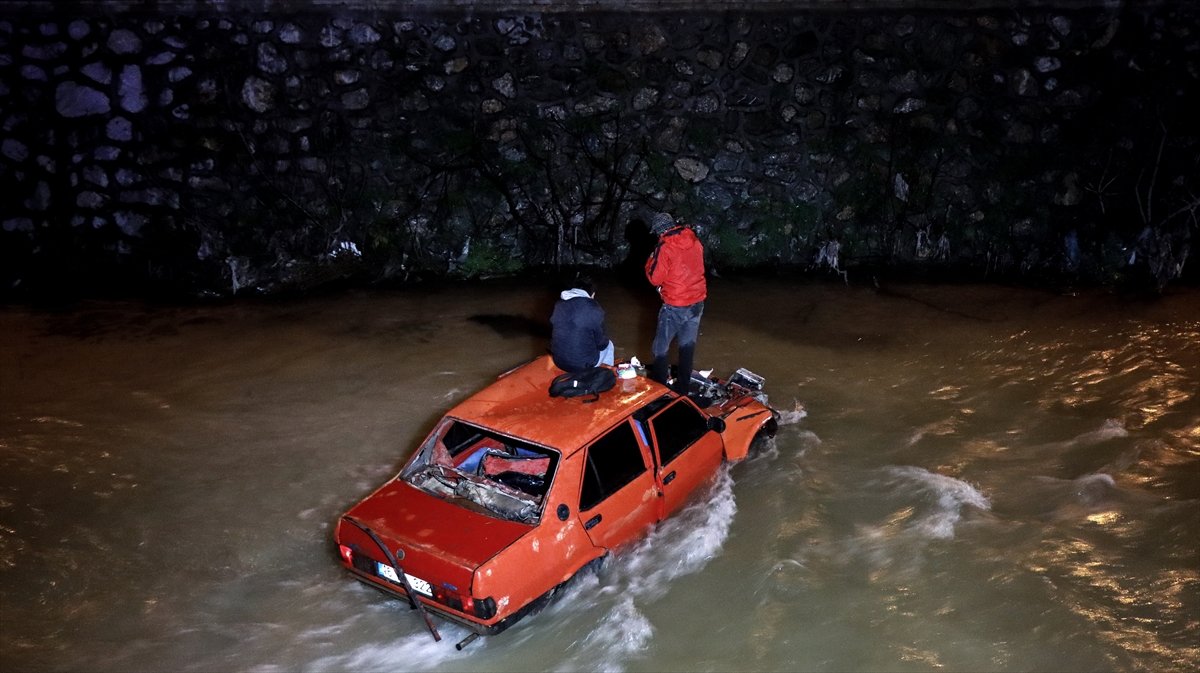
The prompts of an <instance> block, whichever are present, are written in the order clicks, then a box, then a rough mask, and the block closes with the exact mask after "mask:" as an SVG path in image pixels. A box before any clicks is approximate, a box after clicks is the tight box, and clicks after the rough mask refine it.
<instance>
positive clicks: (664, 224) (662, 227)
mask: <svg viewBox="0 0 1200 673" xmlns="http://www.w3.org/2000/svg"><path fill="white" fill-rule="evenodd" d="M674 226H675V218H673V217H671V214H670V213H656V214H655V215H654V217H652V218H650V231H651V232H653V233H654V235H656V236H662V235H663V234H665V233H667V231H668V230H669V229H671V228H672V227H674Z"/></svg>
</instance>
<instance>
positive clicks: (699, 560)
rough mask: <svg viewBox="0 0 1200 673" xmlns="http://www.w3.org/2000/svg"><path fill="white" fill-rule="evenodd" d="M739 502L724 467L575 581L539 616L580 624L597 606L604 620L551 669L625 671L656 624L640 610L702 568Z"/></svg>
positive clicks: (720, 543)
mask: <svg viewBox="0 0 1200 673" xmlns="http://www.w3.org/2000/svg"><path fill="white" fill-rule="evenodd" d="M736 513H737V506H736V503H735V500H734V495H733V479H732V477H731V476H730V475H729V470H728V468H727V467H725V468H722V469H721V470H720V471H719V472H718V473H717V476H716V478H715V480H714V482H713V483H712V485H711V486H710V487H709V488H707V489H704V490H702V491H701V492H700V493H699V494H697V497H695V498H694V499H693V500H692V502H691V503H690V504H689V505H687V506H686V507H684V509H683V510H682V511H680V512H679V513H677V514H676V515H675V516H673V517H671V518H669V519H667V520H666V521H664V522H662V523H660V524H659V525H658V526H657V527H656V528H654V529H653V530H652V531H651V532H650V534H649V535H647V536H646V537H645V538H643V539H642V540H640V541H639V542H637V543H635V544H634V545H633V546H632V547H630V548H628V549H625V550H619V551H618V552H616V554H615V555H614V557H613V558H612V559H611V560H610V562H609V564H608V565H607V566H606V567H605V569H604V570H603V571H602V572H601V573H600V574H599V575H595V576H592V577H587V578H581V581H579V582H577V583H575V584H574V585H573V586H572V587H571V588H570V589H569V590H568V593H567V595H565V596H564V597H563V598H562V600H560V601H558V602H556V603H555V604H554V606H552V608H551V609H550V610H548V611H547V612H549V613H550V614H549V615H543V617H544V618H549V617H552V618H553V621H554V622H556V623H561V622H563V621H578V622H583V621H584V620H585V619H594V617H591V615H592V614H594V612H595V607H596V604H597V603H601V609H602V610H603V617H601V618H600V619H599V620H597V621H594V622H593V623H592V624H590V625H589V626H587V627H579V628H581V629H583V628H586V629H587V630H589V631H590V634H589V635H588V636H587V638H585V639H583V640H582V641H577V642H575V643H573V644H572V645H571V646H570V647H569V648H568V657H567V658H566V659H565V660H563V661H562V662H561V664H559V665H557V666H555V667H554V670H560V671H568V670H588V671H591V670H600V671H623V670H626V669H627V667H628V666H629V664H630V663H631V662H632V660H633V659H634V658H635V657H637V656H639V655H640V654H642V653H643V652H645V651H646V650H647V649H648V648H649V647H650V643H651V639H652V637H653V635H654V631H655V627H654V624H653V622H651V621H650V619H649V618H648V617H647V616H646V615H645V614H644V613H643V612H642V608H643V607H645V606H646V605H647V604H652V603H654V602H656V601H658V600H660V599H661V598H662V597H663V596H665V595H666V594H667V593H668V592H669V591H670V590H671V586H672V582H673V581H674V580H677V579H678V578H680V577H682V576H684V575H688V574H691V573H695V572H698V571H700V570H701V569H703V568H704V566H705V565H707V564H708V562H709V561H710V560H711V559H712V558H713V557H715V556H716V555H717V554H718V553H719V552H720V550H721V548H722V546H723V545H724V544H725V541H726V540H727V539H728V537H729V531H730V527H731V525H732V523H733V519H734V515H735V514H736Z"/></svg>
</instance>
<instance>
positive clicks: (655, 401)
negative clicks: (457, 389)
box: [334, 356, 777, 649]
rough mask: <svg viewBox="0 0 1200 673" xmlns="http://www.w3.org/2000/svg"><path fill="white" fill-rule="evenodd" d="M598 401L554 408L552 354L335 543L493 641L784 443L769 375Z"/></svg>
mask: <svg viewBox="0 0 1200 673" xmlns="http://www.w3.org/2000/svg"><path fill="white" fill-rule="evenodd" d="M619 371H621V373H622V376H621V377H620V378H618V379H617V380H616V383H615V385H614V386H613V387H612V388H611V389H609V390H607V391H605V392H602V393H599V394H598V396H592V397H575V398H564V397H552V396H551V395H550V394H549V392H548V390H549V387H550V383H551V381H552V380H553V379H554V378H555V377H556V376H558V375H560V374H562V371H561V370H559V369H558V368H557V367H555V366H554V364H553V363H552V362H551V360H550V357H549V356H543V357H539V358H537V359H534V360H532V361H530V362H528V363H526V364H524V365H522V366H520V367H517V368H515V369H513V370H511V371H509V372H506V373H505V374H502V375H501V376H500V377H499V378H498V379H497V380H496V381H495V382H493V383H492V384H490V385H489V386H487V387H486V388H484V389H483V390H481V391H479V392H478V393H476V394H474V395H472V396H470V397H468V398H467V399H465V400H464V401H462V402H461V403H460V404H458V405H457V406H455V407H454V408H453V409H451V410H450V411H449V412H448V413H447V414H446V415H445V417H443V418H442V419H441V421H439V422H438V423H437V425H436V427H434V429H433V431H432V432H431V433H430V434H429V436H428V438H426V439H425V441H424V442H423V443H422V444H421V446H420V448H419V449H418V450H417V451H416V452H415V453H414V454H413V455H412V457H411V458H410V459H409V460H408V462H407V463H406V464H405V466H404V467H403V468H402V469H401V470H400V473H399V474H398V475H397V476H395V477H394V478H392V479H390V480H389V481H388V482H387V483H386V484H384V485H383V486H382V487H380V488H379V489H377V490H376V491H375V492H374V493H372V494H371V495H369V496H368V497H366V498H365V499H363V500H362V501H361V502H359V503H358V504H357V505H355V506H354V507H352V508H351V509H350V510H349V511H348V512H347V513H346V514H345V515H344V516H343V517H342V518H341V519H340V520H339V521H338V524H337V526H336V529H335V532H334V538H335V541H336V543H337V548H338V551H339V554H340V558H341V562H342V564H343V565H344V566H345V567H346V569H347V570H349V571H350V572H351V573H353V575H354V577H355V578H356V579H358V580H361V581H362V582H364V583H366V584H368V585H370V586H372V587H375V588H377V589H380V590H382V591H385V592H388V593H390V594H393V595H395V596H398V597H401V598H404V599H405V600H407V601H409V602H410V603H411V605H412V606H413V608H415V609H418V610H419V611H420V612H421V614H422V615H423V616H424V617H425V620H426V623H427V624H428V626H429V628H430V631H432V632H433V635H434V637H435V638H437V639H440V635H439V634H438V632H437V628H436V626H435V625H434V622H433V620H432V619H431V618H430V613H432V614H433V615H435V616H437V617H440V618H443V619H446V620H449V621H451V622H454V623H457V624H460V625H462V626H465V627H466V628H467V629H469V630H470V632H471V633H470V635H469V636H467V638H465V639H464V640H463V641H461V642H460V643H459V644H458V647H459V648H460V649H461V648H462V647H463V646H464V645H465V644H466V643H468V642H470V640H472V639H474V638H475V637H476V636H477V635H492V634H496V633H499V632H501V631H503V630H504V629H506V628H508V627H509V626H511V625H512V624H513V623H515V622H516V621H518V620H519V619H521V618H522V617H524V616H525V615H527V614H529V613H530V612H532V611H534V610H536V609H537V608H538V607H540V606H542V605H544V604H545V602H546V601H547V600H548V599H549V598H550V597H551V596H552V595H553V594H554V593H555V591H556V590H557V589H559V588H560V587H562V586H563V585H564V584H565V583H566V582H567V581H568V580H570V579H571V578H572V577H574V576H575V575H576V574H577V573H579V572H580V571H582V570H584V569H585V568H589V567H591V566H594V565H597V564H599V563H600V562H601V561H602V559H603V558H604V557H605V556H606V555H608V554H609V553H611V552H612V551H613V550H614V549H616V548H618V547H620V546H622V545H624V544H626V543H628V542H631V541H634V540H635V539H637V538H638V536H639V535H640V534H642V533H644V532H645V531H646V529H647V528H648V527H650V526H651V525H652V524H654V523H655V522H657V521H660V520H662V519H664V518H666V517H667V516H669V515H670V514H672V513H674V512H675V511H677V510H679V509H680V508H681V507H682V506H683V505H684V504H685V503H686V501H687V500H688V498H689V496H691V495H692V494H693V493H694V492H695V491H696V489H697V488H698V487H700V486H701V485H703V484H704V483H706V482H707V481H708V480H709V479H711V478H712V477H713V476H714V475H715V474H716V472H717V469H718V467H719V466H720V464H721V463H722V461H730V462H733V461H738V460H741V459H743V458H745V457H746V456H747V454H748V453H749V452H750V450H751V447H752V444H754V443H755V441H756V440H757V439H758V438H762V437H769V436H772V435H774V433H775V429H776V427H777V422H776V419H775V412H774V411H773V410H772V409H771V408H770V406H768V404H767V398H766V395H765V393H764V392H763V379H762V378H761V377H759V376H757V375H755V374H754V373H752V372H749V371H747V370H744V369H739V370H737V372H735V374H734V375H732V376H730V377H729V378H728V380H721V379H716V378H708V377H704V376H702V375H700V374H693V375H692V381H693V392H692V395H691V396H680V395H677V394H676V393H674V392H672V391H671V390H670V389H669V388H667V387H666V386H663V385H661V384H659V383H657V382H655V381H652V380H650V379H649V378H647V377H645V376H642V375H640V374H637V373H636V370H633V369H631V368H630V367H629V366H628V365H621V366H620V367H619Z"/></svg>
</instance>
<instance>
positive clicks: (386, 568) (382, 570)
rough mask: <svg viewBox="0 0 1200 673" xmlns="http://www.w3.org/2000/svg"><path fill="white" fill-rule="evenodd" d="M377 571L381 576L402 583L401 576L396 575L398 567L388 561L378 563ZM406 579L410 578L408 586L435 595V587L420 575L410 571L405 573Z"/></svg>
mask: <svg viewBox="0 0 1200 673" xmlns="http://www.w3.org/2000/svg"><path fill="white" fill-rule="evenodd" d="M375 572H377V573H379V576H380V577H386V578H388V579H389V580H391V581H393V582H395V583H396V584H399V583H400V578H399V577H398V576H397V575H396V569H395V568H393V567H391V566H390V565H387V564H386V563H376V564H375ZM404 579H406V580H408V586H410V587H412V589H413V591H415V592H417V593H419V594H425V595H426V596H433V587H431V586H429V582H426V581H425V580H423V579H421V578H420V577H413V576H412V575H409V574H408V573H404Z"/></svg>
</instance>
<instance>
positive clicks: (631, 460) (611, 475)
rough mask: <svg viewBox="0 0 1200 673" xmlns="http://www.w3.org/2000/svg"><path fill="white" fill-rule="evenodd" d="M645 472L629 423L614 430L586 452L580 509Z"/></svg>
mask: <svg viewBox="0 0 1200 673" xmlns="http://www.w3.org/2000/svg"><path fill="white" fill-rule="evenodd" d="M645 471H646V461H645V460H644V459H643V457H642V450H641V449H640V448H639V447H638V442H637V438H636V437H635V436H634V434H633V426H631V425H630V424H629V423H628V422H625V423H622V424H620V425H618V426H617V427H615V428H613V429H612V430H610V431H609V432H608V434H606V435H604V436H603V437H601V438H600V439H597V440H596V441H595V442H594V443H593V444H592V445H591V446H589V447H588V449H587V464H586V465H585V467H584V471H583V489H582V492H581V493H580V495H579V510H580V511H581V512H582V511H587V510H589V509H591V508H593V507H595V506H596V505H598V504H600V503H601V502H602V501H603V500H604V499H605V498H607V497H608V496H610V495H612V494H613V493H616V492H617V491H619V490H620V489H621V487H622V486H624V485H626V484H628V483H629V482H631V481H633V479H634V477H637V476H638V475H639V474H642V473H643V472H645Z"/></svg>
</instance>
